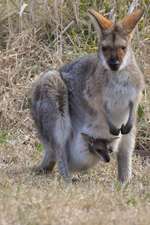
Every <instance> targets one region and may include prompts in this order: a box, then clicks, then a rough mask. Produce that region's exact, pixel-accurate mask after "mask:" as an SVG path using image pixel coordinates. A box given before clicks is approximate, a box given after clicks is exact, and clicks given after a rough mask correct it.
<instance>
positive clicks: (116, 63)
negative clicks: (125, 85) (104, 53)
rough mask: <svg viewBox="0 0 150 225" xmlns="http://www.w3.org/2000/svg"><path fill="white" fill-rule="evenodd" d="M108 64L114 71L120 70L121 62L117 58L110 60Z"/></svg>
mask: <svg viewBox="0 0 150 225" xmlns="http://www.w3.org/2000/svg"><path fill="white" fill-rule="evenodd" d="M108 64H109V66H110V68H111V69H112V70H117V69H118V68H119V61H118V60H117V59H116V58H110V59H109V61H108Z"/></svg>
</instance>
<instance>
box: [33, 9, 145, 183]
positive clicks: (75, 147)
mask: <svg viewBox="0 0 150 225" xmlns="http://www.w3.org/2000/svg"><path fill="white" fill-rule="evenodd" d="M89 14H90V15H91V16H92V17H93V18H94V20H95V22H96V24H97V27H98V29H99V30H98V35H99V36H100V40H101V41H100V44H99V48H98V51H97V54H92V55H87V56H84V57H82V58H79V59H77V60H75V61H74V62H72V63H70V64H66V65H64V66H62V67H61V68H59V69H58V70H50V71H48V72H45V73H44V74H42V75H41V76H40V78H39V79H38V80H37V81H36V82H35V84H34V87H33V95H32V116H33V119H34V121H35V124H36V126H37V128H38V131H39V134H40V139H41V142H42V143H43V145H44V156H43V160H42V162H41V164H40V166H39V169H40V170H45V171H47V170H50V171H52V170H53V168H54V165H55V163H56V162H57V164H58V168H59V172H60V175H61V176H63V178H64V180H65V181H69V182H70V181H71V173H72V172H73V171H81V170H85V169H88V168H91V167H92V166H94V165H95V164H96V163H98V162H99V161H100V158H103V159H105V160H104V161H109V153H108V147H107V145H108V143H109V147H111V149H112V151H114V152H116V155H117V165H118V179H119V181H120V182H121V183H125V182H128V181H129V180H130V178H131V175H132V153H133V150H134V146H135V136H136V114H137V107H138V104H139V102H140V99H141V95H142V91H143V89H144V78H143V74H142V72H141V71H140V69H139V67H138V65H137V63H136V60H135V57H134V53H133V51H132V48H131V39H132V34H133V32H132V31H133V30H134V28H135V26H136V24H137V23H138V21H139V20H140V18H141V17H142V15H143V11H142V10H141V9H136V10H134V11H133V12H132V13H131V14H130V15H128V16H126V17H125V18H123V19H122V20H121V21H119V22H116V23H113V22H112V21H111V20H109V19H107V18H106V17H104V16H102V15H101V14H99V13H98V12H96V11H95V10H93V9H90V10H89ZM83 134H85V135H83ZM86 135H87V137H93V138H94V139H99V140H105V142H103V141H102V142H100V143H99V144H100V146H101V147H99V149H101V151H100V153H99V154H97V152H98V151H97V150H95V149H96V148H91V146H90V145H89V141H88V140H89V138H87V137H86V138H85V136H86ZM114 137H115V138H114ZM106 140H107V141H106ZM109 140H111V141H109ZM104 143H105V144H104ZM93 149H94V150H93ZM99 156H101V157H99ZM106 158H107V159H106Z"/></svg>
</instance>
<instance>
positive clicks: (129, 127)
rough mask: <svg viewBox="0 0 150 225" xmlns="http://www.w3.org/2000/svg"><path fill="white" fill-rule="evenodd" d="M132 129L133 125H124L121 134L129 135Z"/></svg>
mask: <svg viewBox="0 0 150 225" xmlns="http://www.w3.org/2000/svg"><path fill="white" fill-rule="evenodd" d="M131 129H132V123H127V124H126V125H124V124H122V126H121V134H123V135H124V134H128V133H129V132H130V131H131Z"/></svg>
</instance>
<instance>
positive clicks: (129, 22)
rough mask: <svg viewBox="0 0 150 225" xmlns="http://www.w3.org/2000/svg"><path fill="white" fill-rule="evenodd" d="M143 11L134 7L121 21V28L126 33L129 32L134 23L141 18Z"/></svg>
mask: <svg viewBox="0 0 150 225" xmlns="http://www.w3.org/2000/svg"><path fill="white" fill-rule="evenodd" d="M143 13H144V11H143V10H142V9H136V10H134V11H133V12H132V13H131V14H130V15H128V16H126V17H125V18H124V19H123V20H122V21H121V23H122V26H123V28H124V29H125V30H126V32H127V33H128V34H130V33H131V32H132V30H133V29H134V28H135V26H136V24H137V23H138V21H139V20H140V19H141V17H142V15H143Z"/></svg>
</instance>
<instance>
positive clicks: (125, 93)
mask: <svg viewBox="0 0 150 225" xmlns="http://www.w3.org/2000/svg"><path fill="white" fill-rule="evenodd" d="M136 97H137V91H136V88H135V87H134V86H133V85H132V83H131V82H130V80H129V79H128V76H126V75H125V76H118V77H115V78H114V79H112V80H110V82H109V83H108V85H107V86H106V87H105V89H104V91H103V105H105V106H106V108H107V110H108V111H107V113H109V115H108V116H110V117H111V120H112V122H113V123H114V124H115V125H116V126H120V125H122V123H126V122H127V120H128V116H129V103H130V102H135V99H136Z"/></svg>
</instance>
